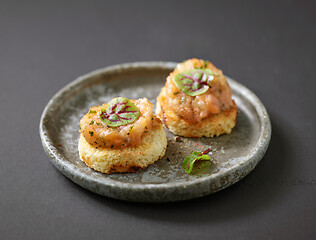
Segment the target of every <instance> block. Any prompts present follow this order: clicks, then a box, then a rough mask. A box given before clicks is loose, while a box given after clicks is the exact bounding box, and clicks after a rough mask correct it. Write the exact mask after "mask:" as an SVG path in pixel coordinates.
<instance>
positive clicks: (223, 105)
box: [156, 58, 237, 137]
mask: <svg viewBox="0 0 316 240" xmlns="http://www.w3.org/2000/svg"><path fill="white" fill-rule="evenodd" d="M156 114H157V116H158V117H159V118H160V119H161V120H162V121H163V122H164V124H165V125H166V127H167V128H168V129H169V130H170V131H171V132H172V133H174V134H176V135H180V136H184V137H203V136H204V137H213V136H219V135H221V134H224V133H226V134H230V133H231V131H232V129H233V128H234V126H235V125H236V119H237V106H236V104H235V102H234V100H232V93H231V89H230V87H229V85H228V83H227V81H226V78H225V76H224V75H223V73H222V71H221V70H219V69H217V68H216V67H215V66H214V65H213V64H212V63H211V62H208V61H204V60H200V59H196V58H193V59H189V60H187V61H185V62H182V63H180V64H178V65H177V66H176V68H175V69H174V71H173V72H171V73H170V74H169V76H168V77H167V81H166V84H165V86H164V87H163V88H162V90H161V92H160V95H159V96H158V98H157V108H156Z"/></svg>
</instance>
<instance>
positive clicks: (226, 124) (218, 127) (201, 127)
mask: <svg viewBox="0 0 316 240" xmlns="http://www.w3.org/2000/svg"><path fill="white" fill-rule="evenodd" d="M156 114H157V116H158V117H159V118H160V119H161V120H162V121H163V122H164V124H165V125H166V127H167V128H168V129H169V131H170V132H172V133H173V134H176V135H179V136H183V137H213V136H219V135H221V134H225V133H226V134H230V133H231V131H232V129H233V128H234V127H235V125H236V121H237V105H236V103H235V102H234V101H233V105H232V107H231V108H230V109H227V110H225V111H222V112H220V113H218V114H215V115H211V116H209V117H207V118H205V119H203V120H202V121H200V122H197V123H194V124H192V123H189V122H187V121H185V120H184V119H182V118H181V117H179V116H178V115H176V113H175V112H173V111H172V110H170V109H168V110H167V111H164V109H163V108H162V107H161V106H160V104H159V102H158V101H157V104H156Z"/></svg>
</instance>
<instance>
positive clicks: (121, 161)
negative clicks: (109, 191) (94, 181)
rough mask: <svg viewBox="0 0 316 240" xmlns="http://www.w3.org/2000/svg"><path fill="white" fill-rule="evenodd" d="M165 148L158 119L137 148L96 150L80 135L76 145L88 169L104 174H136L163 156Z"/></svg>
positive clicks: (165, 142) (164, 135) (161, 126)
mask: <svg viewBox="0 0 316 240" xmlns="http://www.w3.org/2000/svg"><path fill="white" fill-rule="evenodd" d="M166 148H167V138H166V134H165V131H164V129H163V125H162V123H161V122H160V121H159V119H157V121H155V123H154V125H153V129H152V130H151V132H150V133H148V134H146V135H145V136H144V137H143V139H142V144H141V145H140V146H138V147H125V148H122V149H111V148H96V147H94V146H92V145H90V144H89V143H88V142H87V141H86V139H85V138H84V136H83V135H82V134H80V139H79V144H78V150H79V156H80V159H81V160H82V161H83V162H85V163H86V165H87V166H89V167H90V168H93V169H95V170H97V171H99V172H102V173H106V174H110V173H122V172H138V171H139V170H141V169H143V168H145V167H147V166H148V165H149V164H152V163H154V162H155V161H157V160H158V159H160V158H161V157H162V156H164V154H165V152H166Z"/></svg>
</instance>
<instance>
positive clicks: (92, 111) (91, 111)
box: [89, 110, 97, 113]
mask: <svg viewBox="0 0 316 240" xmlns="http://www.w3.org/2000/svg"><path fill="white" fill-rule="evenodd" d="M89 113H97V111H94V110H90V111H89Z"/></svg>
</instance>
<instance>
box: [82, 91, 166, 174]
mask: <svg viewBox="0 0 316 240" xmlns="http://www.w3.org/2000/svg"><path fill="white" fill-rule="evenodd" d="M152 106H153V105H152V104H151V103H150V102H149V101H148V100H147V99H146V98H142V99H138V100H129V99H127V98H123V97H119V98H114V99H113V100H112V101H111V102H109V104H106V103H105V104H103V105H102V106H95V107H92V108H90V110H89V112H88V113H87V114H86V115H85V116H84V117H83V118H82V119H81V120H80V132H81V134H80V139H79V146H78V149H79V155H80V158H81V159H82V160H83V161H84V162H85V163H86V164H87V166H89V167H91V168H93V169H95V170H97V171H100V172H103V173H108V174H109V173H113V172H137V171H139V170H140V169H142V168H145V167H147V166H148V165H149V164H152V163H153V162H155V161H156V160H158V159H160V158H161V157H162V156H163V155H164V154H165V151H166V147H167V139H166V134H165V132H164V130H163V125H162V122H161V121H160V120H159V118H157V117H156V116H155V115H153V112H152Z"/></svg>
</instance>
